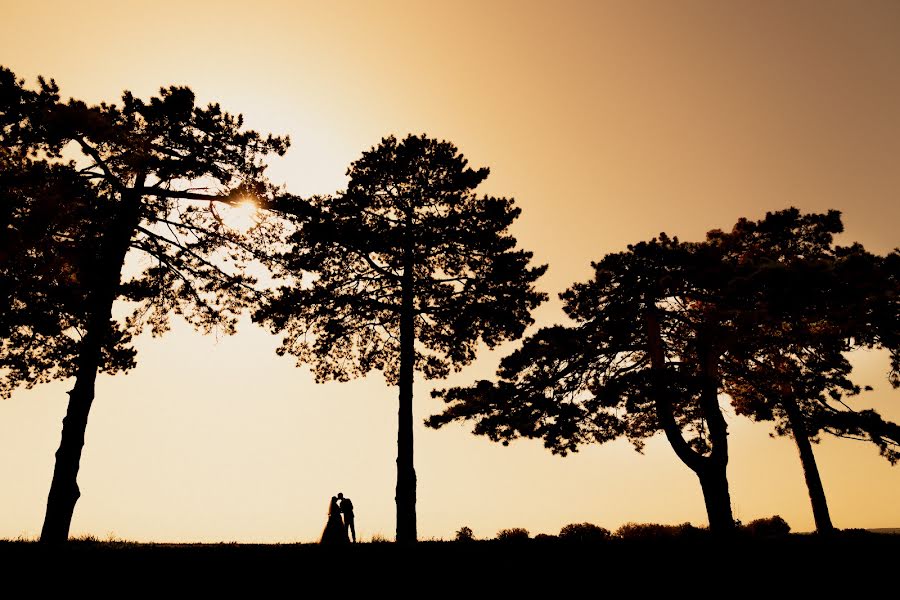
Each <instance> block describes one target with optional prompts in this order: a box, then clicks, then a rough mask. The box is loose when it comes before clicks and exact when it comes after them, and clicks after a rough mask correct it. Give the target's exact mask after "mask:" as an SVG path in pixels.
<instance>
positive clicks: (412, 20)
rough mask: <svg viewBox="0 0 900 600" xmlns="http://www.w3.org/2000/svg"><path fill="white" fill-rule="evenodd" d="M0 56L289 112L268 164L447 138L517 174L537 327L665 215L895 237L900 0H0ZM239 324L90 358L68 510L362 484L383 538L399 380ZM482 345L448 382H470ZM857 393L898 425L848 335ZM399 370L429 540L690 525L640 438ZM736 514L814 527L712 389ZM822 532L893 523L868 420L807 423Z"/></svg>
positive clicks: (60, 388) (213, 524)
mask: <svg viewBox="0 0 900 600" xmlns="http://www.w3.org/2000/svg"><path fill="white" fill-rule="evenodd" d="M0 14H2V15H3V21H4V34H3V36H0V64H3V65H5V66H7V67H9V68H11V69H12V70H13V71H14V72H16V73H17V74H18V75H19V76H21V77H25V78H26V79H28V81H29V82H30V83H32V84H33V82H34V80H35V78H36V77H37V75H39V74H43V75H46V76H48V77H54V78H55V79H56V80H57V82H58V83H59V84H60V86H61V88H62V93H63V95H64V97H69V96H74V97H77V98H81V99H84V100H86V101H89V102H98V101H101V100H107V101H115V100H117V99H118V98H119V96H120V94H121V92H122V90H123V89H129V90H131V91H133V92H134V93H135V94H137V95H139V96H142V97H146V96H148V95H150V94H153V93H155V92H156V90H157V89H158V88H159V87H160V86H162V85H169V84H186V85H189V86H191V87H192V88H193V89H194V91H195V92H196V93H197V95H198V97H199V98H200V99H201V100H202V101H219V102H221V103H222V105H223V106H224V107H225V108H226V109H228V110H230V111H233V112H241V113H243V114H244V115H245V117H246V121H247V124H248V125H249V126H250V127H253V128H256V129H258V130H261V131H271V132H274V133H287V134H290V135H291V138H292V140H293V143H294V146H293V148H292V149H291V150H290V151H289V152H288V154H287V156H285V157H284V158H283V159H278V160H276V161H273V162H272V166H271V170H270V176H271V177H272V179H273V180H275V181H276V182H283V183H285V184H287V185H288V187H289V189H290V190H291V191H292V192H294V193H297V194H302V195H306V194H312V193H328V192H331V191H334V190H336V189H339V188H341V187H342V186H343V185H344V183H345V181H346V178H345V172H346V169H347V166H348V165H349V163H350V162H351V161H353V160H354V159H356V158H357V157H359V155H360V153H361V152H362V151H363V150H365V149H368V148H370V147H371V146H373V145H375V144H377V143H378V141H379V140H380V139H381V137H382V136H385V135H388V134H396V135H398V136H403V135H405V134H407V133H411V132H412V133H421V132H427V133H428V134H429V135H431V136H432V137H438V138H444V139H449V140H452V141H453V142H454V143H455V144H456V145H457V146H458V147H459V148H460V149H461V151H462V152H463V153H465V154H466V156H467V157H469V159H470V161H471V162H472V163H473V165H475V166H489V167H490V168H491V176H490V178H489V179H488V180H487V182H486V183H485V184H484V185H483V186H482V191H484V192H486V193H491V194H495V195H504V196H512V197H515V198H516V199H517V201H518V203H519V205H520V206H521V207H522V209H523V213H522V217H521V219H520V220H519V222H517V224H516V225H515V227H514V233H515V235H516V236H517V238H518V239H519V241H520V244H521V246H522V247H524V248H527V249H530V250H532V251H534V253H535V258H536V260H537V261H539V262H542V263H543V262H546V263H549V264H550V270H549V271H548V273H547V275H546V276H545V277H544V278H543V279H542V280H541V281H540V286H541V287H542V289H544V290H546V291H547V292H549V293H550V294H551V296H552V298H553V299H552V300H551V302H548V303H547V304H546V305H545V306H543V307H542V308H541V309H539V311H538V312H537V317H538V320H539V324H549V323H553V322H558V321H562V320H563V318H564V316H563V314H562V311H561V310H560V303H559V302H558V300H557V299H556V294H557V293H558V292H561V291H562V290H564V289H565V288H566V287H568V286H569V285H570V284H571V283H573V282H575V281H581V280H584V279H586V278H588V277H589V276H590V272H591V271H590V261H591V260H598V259H600V258H601V257H602V256H603V255H604V254H605V253H607V252H614V251H619V250H622V249H623V248H624V246H625V245H626V244H627V243H630V242H635V241H639V240H643V239H647V238H648V237H651V236H653V235H655V234H657V233H658V232H660V231H666V232H668V233H670V234H674V235H678V236H679V237H680V238H682V239H689V240H690V239H699V238H701V237H702V236H703V234H704V233H705V232H706V231H707V230H709V229H712V228H728V227H730V226H731V225H732V224H733V223H734V221H735V220H736V219H737V218H739V217H741V216H746V217H751V218H760V217H762V216H763V215H764V214H765V211H767V210H777V209H781V208H785V207H788V206H791V205H794V206H797V207H799V208H801V209H802V210H805V211H824V210H826V209H829V208H836V209H839V210H841V211H843V213H844V222H845V226H846V234H845V235H844V236H843V238H842V240H843V241H859V242H862V243H863V244H865V245H866V246H867V248H869V249H870V250H872V251H875V252H887V251H889V250H890V249H892V248H894V247H896V246H897V245H898V241H900V236H898V234H897V225H898V223H900V202H898V201H897V197H896V196H897V190H898V189H900V3H897V2H893V1H886V2H879V1H874V0H867V1H866V2H853V1H850V0H848V1H846V2H826V1H821V0H817V1H814V2H805V1H790V2H770V1H754V2H721V1H718V0H714V1H709V2H699V1H678V2H675V1H671V2H664V1H657V2H635V1H628V2H588V1H585V2H559V1H554V2H484V1H481V2H469V1H460V0H456V1H454V2H445V3H443V4H442V5H438V3H437V2H414V1H410V2H393V1H392V2H389V1H386V0H384V1H371V2H318V3H312V2H298V1H291V2H272V1H257V2H253V3H249V2H229V1H223V0H217V1H215V2H195V1H191V2H185V1H183V0H182V1H179V2H170V1H162V0H156V1H154V2H136V1H135V2H128V1H121V0H120V1H118V2H91V1H86V0H81V1H79V2H61V1H60V2H49V1H45V2H18V1H17V2H10V1H7V0H2V1H0ZM277 345H278V341H277V340H276V338H274V337H273V336H271V335H269V334H267V333H265V332H264V331H262V330H261V329H259V328H257V327H255V326H253V325H252V324H250V323H245V324H244V326H243V327H242V328H241V330H240V332H239V333H238V334H237V335H236V336H234V337H230V338H219V339H216V338H215V337H203V336H201V335H199V334H197V333H194V332H193V331H192V330H190V329H189V328H188V327H186V326H182V325H176V327H175V328H174V329H173V331H172V332H171V333H170V334H168V335H167V336H165V337H163V338H160V339H151V338H149V337H146V338H141V339H139V340H138V343H137V347H138V349H139V356H138V367H137V368H136V369H135V370H133V371H132V372H130V373H129V374H127V375H120V376H116V377H108V376H101V377H100V378H99V380H98V385H97V399H96V401H95V403H94V407H93V411H92V414H91V420H90V423H89V427H88V432H87V444H86V447H85V451H84V456H83V460H82V469H81V474H80V476H79V482H80V485H81V489H82V498H81V500H80V501H79V503H78V505H77V507H76V512H75V519H74V521H73V526H72V533H73V535H79V534H87V533H90V534H94V535H96V536H98V537H107V536H108V535H115V536H117V537H121V538H127V539H133V540H141V541H151V540H155V541H232V540H235V541H246V542H251V541H313V540H315V539H317V538H318V536H319V535H320V533H321V530H322V528H323V527H324V524H325V516H326V509H327V503H328V499H329V498H330V496H331V495H332V494H335V493H337V492H338V491H343V492H344V494H345V495H347V496H349V497H351V498H353V501H354V504H355V506H356V512H357V527H358V531H359V533H360V534H361V536H362V537H363V538H368V537H370V536H372V535H375V534H381V535H385V536H391V537H392V536H393V531H394V504H393V496H394V492H393V488H394V483H395V463H394V459H395V452H396V446H395V440H396V391H395V389H393V388H389V387H387V386H386V385H385V384H384V380H383V379H382V377H381V376H380V374H377V373H375V374H373V375H371V376H369V377H368V378H366V379H364V380H359V381H355V382H351V383H345V384H337V383H333V384H325V385H315V384H314V383H313V380H312V376H311V375H310V373H309V371H308V370H307V369H306V368H296V367H295V365H294V363H293V361H292V360H291V359H290V358H278V357H276V356H275V354H274V349H275V347H276V346H277ZM514 346H515V344H507V345H505V346H503V347H502V348H500V349H499V350H498V351H496V352H488V351H486V350H485V351H483V352H482V353H481V354H480V357H479V360H478V361H477V363H475V364H474V365H473V366H471V367H469V368H467V369H465V370H464V371H463V372H462V373H460V374H456V375H454V376H453V377H452V378H451V379H450V380H449V382H448V383H449V384H467V383H469V382H471V381H472V380H474V379H476V378H485V377H490V376H491V375H492V373H493V370H494V368H495V367H496V364H497V361H498V360H499V359H500V357H501V356H503V355H504V354H506V353H507V352H508V351H510V350H511V349H512V348H513V347H514ZM854 361H855V364H857V365H858V367H859V377H858V381H859V383H861V384H866V383H868V384H872V385H873V386H875V392H872V393H869V394H867V395H865V396H864V397H863V398H861V399H860V400H859V402H858V403H857V405H858V406H872V407H875V408H877V409H879V410H880V411H881V412H882V414H883V415H885V416H886V417H887V418H890V419H893V420H900V391H896V390H892V389H891V388H890V386H889V384H888V383H887V381H886V378H885V373H886V370H887V366H888V363H887V359H886V357H885V356H884V355H882V354H878V353H862V354H860V355H859V356H857V357H855V358H854ZM443 385H445V384H444V383H441V382H430V381H422V380H418V381H417V383H416V399H417V401H416V409H415V410H416V421H417V423H419V425H418V426H417V430H416V436H417V437H416V467H417V471H418V479H419V487H418V497H419V502H418V516H419V534H420V538H429V537H444V538H448V537H451V536H452V534H453V532H454V531H455V530H457V529H458V528H459V527H461V526H462V525H468V526H470V527H472V528H473V530H474V531H475V534H476V536H484V537H489V536H492V535H494V534H495V533H496V532H497V530H499V529H501V528H505V527H517V526H518V527H525V528H527V529H529V530H530V531H531V532H532V533H538V532H547V533H556V532H558V530H559V528H560V527H562V526H563V525H565V524H567V523H572V522H582V521H590V522H593V523H597V524H600V525H603V526H606V527H608V528H611V529H614V528H616V527H618V526H619V525H620V524H622V523H624V522H627V521H641V522H651V521H652V522H663V523H679V522H684V521H691V522H694V523H696V524H702V523H705V520H706V516H705V511H704V508H703V501H702V496H701V492H700V487H699V484H698V482H697V479H696V477H695V476H694V475H693V473H692V472H691V471H689V470H688V469H687V467H685V466H684V465H683V464H681V463H680V462H679V461H678V460H677V458H676V457H675V455H674V453H673V452H672V450H671V449H670V447H669V446H668V444H667V443H666V442H665V440H664V439H662V438H661V437H657V438H654V440H653V441H652V442H651V443H650V444H649V445H648V447H647V449H646V451H645V454H644V455H639V454H637V453H635V452H634V451H633V450H632V449H631V447H630V446H628V445H627V444H626V443H625V442H615V443H612V444H607V445H605V446H593V447H589V448H585V449H584V450H583V451H581V452H579V453H578V454H576V455H573V456H569V457H566V458H560V457H556V456H552V455H551V454H550V453H549V452H547V451H545V450H544V449H543V447H542V445H541V443H540V442H539V441H519V442H516V443H513V444H512V445H511V446H510V447H508V448H504V447H502V446H499V445H496V444H492V443H490V442H489V441H487V440H486V439H483V438H476V437H474V436H472V435H471V434H470V433H469V430H470V428H469V426H465V425H463V426H456V425H454V426H450V427H446V428H444V429H442V430H439V431H432V430H426V429H424V427H422V426H421V420H422V419H423V418H425V417H426V416H428V415H430V414H432V413H434V412H436V411H438V410H439V409H440V404H439V402H438V401H435V400H433V399H431V398H430V397H429V394H428V392H429V391H430V390H431V389H432V387H435V386H443ZM70 387H71V382H56V383H53V384H48V385H44V386H41V387H39V388H37V389H35V390H31V391H21V392H19V393H17V394H15V395H14V397H13V398H12V399H11V400H6V401H2V402H0V537H15V536H18V535H26V536H35V535H37V534H38V533H39V531H40V526H41V522H42V518H43V511H44V507H45V502H46V494H47V491H48V489H49V483H50V478H51V474H52V468H53V453H54V452H55V450H56V447H57V445H58V443H59V433H60V427H61V421H62V417H63V415H64V412H65V402H66V399H67V396H66V394H65V393H66V391H67V390H68V389H69V388H70ZM726 416H727V419H728V422H729V427H730V432H731V436H730V438H729V439H730V444H731V446H730V456H731V462H730V465H729V478H730V482H731V494H732V502H733V506H734V511H735V516H736V517H737V518H739V519H741V520H743V521H748V520H750V519H753V518H757V517H762V516H770V515H773V514H780V515H782V516H783V517H784V518H785V519H787V521H788V522H789V523H790V524H791V525H792V527H793V528H794V529H795V530H800V531H803V530H809V529H811V528H812V527H813V522H812V515H811V511H810V507H809V501H808V497H807V495H806V489H805V486H804V483H803V476H802V472H801V469H800V464H799V460H798V458H797V453H796V450H795V447H794V446H793V443H792V441H791V440H789V439H774V440H773V439H770V438H769V436H768V432H769V428H768V427H767V426H766V425H764V424H752V423H750V422H749V421H746V420H745V419H743V418H738V417H737V416H735V415H734V414H733V412H732V411H730V410H729V411H728V413H727V415H726ZM815 449H816V453H817V457H818V459H819V466H820V470H821V472H822V478H823V481H824V484H825V489H826V493H827V495H828V499H829V503H830V508H831V512H832V517H833V519H834V522H835V525H836V526H838V527H843V528H846V527H900V503H898V502H897V498H900V466H898V467H894V468H892V467H891V466H890V465H889V464H888V463H887V462H886V461H885V460H884V459H882V458H881V457H879V456H878V454H877V451H876V450H875V448H874V446H872V445H871V444H863V443H860V442H853V441H846V440H834V439H826V440H825V441H823V443H822V444H820V445H819V446H816V447H815Z"/></svg>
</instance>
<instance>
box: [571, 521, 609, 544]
mask: <svg viewBox="0 0 900 600" xmlns="http://www.w3.org/2000/svg"><path fill="white" fill-rule="evenodd" d="M610 537H612V533H610V531H609V529H606V528H604V527H600V526H599V525H594V524H593V523H569V524H568V525H566V526H565V527H563V528H562V529H560V530H559V539H561V540H565V541H567V542H602V541H605V540H608V539H609V538H610Z"/></svg>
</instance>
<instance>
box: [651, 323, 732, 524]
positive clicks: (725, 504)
mask: <svg viewBox="0 0 900 600" xmlns="http://www.w3.org/2000/svg"><path fill="white" fill-rule="evenodd" d="M645 326H646V333H647V350H648V353H649V354H650V363H651V368H652V370H653V373H654V380H655V382H656V383H655V388H656V392H655V394H654V396H655V398H654V401H655V405H656V417H657V420H658V421H659V426H660V427H661V428H662V430H663V433H665V435H666V439H667V440H668V441H669V445H671V446H672V449H673V450H674V451H675V454H676V455H677V456H678V458H679V459H681V461H682V462H683V463H684V464H685V465H687V467H688V468H689V469H691V470H692V471H693V472H694V473H695V474H696V475H697V478H698V479H699V480H700V487H701V489H702V490H703V501H704V503H705V505H706V516H707V519H708V521H709V530H710V531H711V532H712V533H713V534H714V535H716V536H722V537H727V536H729V535H731V534H732V533H733V532H734V515H733V513H732V511H731V494H730V493H729V491H728V473H727V467H728V431H727V424H726V423H725V418H724V416H723V415H722V410H721V409H720V408H719V402H718V376H717V369H716V358H715V355H714V354H713V352H712V351H711V350H709V349H708V348H707V349H703V348H701V352H700V354H699V359H700V363H701V366H702V369H703V377H704V379H705V381H704V386H703V388H704V389H703V391H702V393H701V398H700V403H701V409H702V410H703V415H704V419H705V420H706V422H707V426H708V427H709V431H710V435H709V443H710V445H711V447H712V449H711V451H710V454H709V456H704V455H702V454H700V453H698V452H697V451H696V450H694V449H693V448H691V446H690V445H689V444H688V443H687V442H686V441H685V439H684V437H683V436H682V434H681V427H679V426H678V422H677V421H676V419H675V413H674V409H673V405H672V399H671V397H670V393H671V392H670V391H669V389H668V387H667V385H666V381H665V368H666V367H665V352H664V350H663V345H662V337H661V336H660V331H659V321H658V318H657V316H656V314H655V313H654V311H652V310H648V311H647V314H646V321H645Z"/></svg>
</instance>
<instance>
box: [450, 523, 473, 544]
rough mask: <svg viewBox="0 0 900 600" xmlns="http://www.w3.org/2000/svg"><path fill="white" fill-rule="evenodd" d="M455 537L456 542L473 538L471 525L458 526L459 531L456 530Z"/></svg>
mask: <svg viewBox="0 0 900 600" xmlns="http://www.w3.org/2000/svg"><path fill="white" fill-rule="evenodd" d="M455 539H456V541H457V542H471V541H472V540H474V539H475V534H474V533H473V532H472V528H471V527H467V526H465V525H463V526H462V527H460V528H459V531H457V532H456V538H455Z"/></svg>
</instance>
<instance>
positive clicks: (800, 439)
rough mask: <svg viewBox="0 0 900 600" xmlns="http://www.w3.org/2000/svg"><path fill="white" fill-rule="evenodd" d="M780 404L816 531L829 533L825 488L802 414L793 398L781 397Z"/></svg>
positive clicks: (830, 531) (830, 529)
mask: <svg viewBox="0 0 900 600" xmlns="http://www.w3.org/2000/svg"><path fill="white" fill-rule="evenodd" d="M781 405H782V406H783V407H784V410H785V412H786V413H787V416H788V423H789V424H790V426H791V433H792V434H793V436H794V442H796V444H797V450H799V452H800V464H802V465H803V476H804V477H805V478H806V488H807V489H808V490H809V501H810V503H811V504H812V510H813V518H814V519H815V521H816V531H817V532H818V533H820V534H823V535H827V534H830V533H832V532H833V531H834V525H832V524H831V515H830V514H829V513H828V501H827V500H826V499H825V488H824V487H823V486H822V478H821V477H820V476H819V467H818V466H817V465H816V456H815V455H814V454H813V449H812V444H811V443H810V441H809V432H808V431H807V429H806V423H804V421H803V415H802V414H800V408H799V407H798V406H797V402H796V400H794V398H791V397H783V398H782V400H781Z"/></svg>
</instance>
